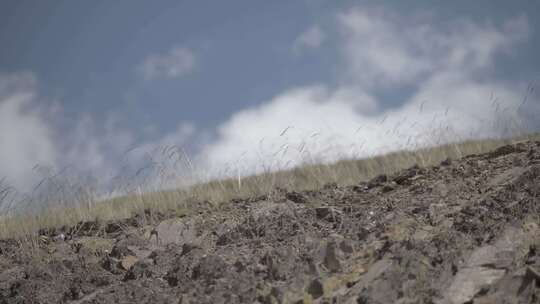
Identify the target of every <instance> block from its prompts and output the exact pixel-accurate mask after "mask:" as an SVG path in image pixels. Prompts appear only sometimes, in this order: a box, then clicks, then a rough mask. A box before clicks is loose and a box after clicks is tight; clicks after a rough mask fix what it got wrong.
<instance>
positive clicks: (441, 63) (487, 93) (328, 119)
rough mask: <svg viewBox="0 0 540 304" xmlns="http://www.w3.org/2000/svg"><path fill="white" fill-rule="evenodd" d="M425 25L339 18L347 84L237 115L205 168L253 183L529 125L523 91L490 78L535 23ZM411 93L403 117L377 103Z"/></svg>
mask: <svg viewBox="0 0 540 304" xmlns="http://www.w3.org/2000/svg"><path fill="white" fill-rule="evenodd" d="M422 18H425V17H422ZM422 18H421V17H416V16H407V17H405V16H400V15H397V14H395V13H392V12H389V11H385V10H364V9H358V8H355V9H352V10H350V11H348V12H344V13H342V14H339V15H338V16H337V20H338V24H339V31H340V33H341V35H342V36H341V42H340V45H339V46H338V47H339V48H340V49H341V51H342V54H343V60H344V65H345V69H344V73H343V75H342V82H341V84H339V85H337V86H334V87H330V86H327V85H318V86H308V87H299V88H296V89H291V90H288V91H286V92H283V93H281V94H279V95H277V96H276V97H275V98H272V99H271V100H268V101H266V102H264V103H263V104H262V105H259V106H257V107H252V108H249V109H244V110H242V111H239V112H237V113H235V114H234V115H232V117H231V118H230V119H229V120H228V121H226V122H224V123H223V124H222V125H221V126H220V127H219V129H218V131H217V139H216V140H215V141H214V142H212V143H210V144H208V145H207V146H206V147H205V148H204V149H203V153H202V154H201V155H202V156H203V157H204V161H202V163H203V164H204V166H205V167H206V168H207V170H209V171H213V172H215V171H216V169H215V168H220V170H227V169H226V168H230V167H233V168H236V170H237V171H241V172H242V173H243V174H251V173H253V172H260V171H262V170H267V169H268V168H272V169H273V170H277V169H283V168H288V167H292V166H295V165H299V164H301V163H303V162H305V161H324V162H329V161H335V160H337V159H340V158H343V157H364V156H369V155H374V154H380V153H386V152H389V151H393V150H398V149H413V148H418V147H425V146H429V145H436V144H441V143H444V142H448V141H452V140H463V139H468V138H479V137H493V136H502V135H510V134H508V126H509V124H511V123H514V122H522V116H521V115H520V111H519V109H520V107H521V106H522V104H521V103H522V95H523V94H522V93H523V87H522V86H521V84H515V83H514V84H513V83H509V82H505V81H502V80H499V79H495V78H493V77H490V75H491V71H492V70H491V68H492V67H493V66H494V65H495V64H496V58H497V56H498V55H500V54H504V53H507V52H511V50H512V49H513V48H515V47H516V45H517V44H518V43H519V42H521V41H523V40H524V39H525V38H526V37H527V31H528V26H527V21H526V19H524V18H523V17H519V18H516V19H511V20H508V21H507V22H505V23H504V24H499V25H492V24H478V23H474V22H472V21H460V22H456V23H453V24H445V25H436V24H437V23H436V22H434V21H433V20H429V19H422ZM406 85H409V86H410V85H412V86H413V87H414V92H413V93H412V95H411V96H410V97H403V98H402V99H401V100H398V102H393V104H396V106H394V107H391V108H388V107H383V106H382V104H383V102H384V100H381V99H378V98H377V97H376V96H377V95H376V92H377V90H380V89H381V88H383V89H387V90H392V89H395V88H399V87H401V86H406ZM395 97H396V98H398V99H399V98H400V97H399V96H395ZM530 102H532V101H529V103H530ZM215 174H218V173H215Z"/></svg>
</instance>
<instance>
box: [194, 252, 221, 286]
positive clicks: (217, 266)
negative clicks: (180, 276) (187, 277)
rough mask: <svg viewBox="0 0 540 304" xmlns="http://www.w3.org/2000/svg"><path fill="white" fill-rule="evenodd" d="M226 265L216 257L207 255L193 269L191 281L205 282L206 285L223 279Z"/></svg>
mask: <svg viewBox="0 0 540 304" xmlns="http://www.w3.org/2000/svg"><path fill="white" fill-rule="evenodd" d="M227 268H228V265H227V263H225V261H224V260H223V259H222V258H221V257H220V256H218V255H214V254H212V255H208V256H205V257H203V258H202V259H201V260H200V262H199V264H197V266H195V268H194V269H193V274H192V276H191V278H192V279H193V280H199V279H202V280H205V281H206V282H207V283H210V282H212V281H213V280H215V279H219V278H221V277H223V275H224V274H225V271H227Z"/></svg>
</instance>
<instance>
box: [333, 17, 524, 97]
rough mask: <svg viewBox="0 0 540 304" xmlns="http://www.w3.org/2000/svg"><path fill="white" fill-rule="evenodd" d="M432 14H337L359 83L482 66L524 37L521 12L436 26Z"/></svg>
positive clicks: (387, 82) (386, 83)
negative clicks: (491, 21) (502, 19)
mask: <svg viewBox="0 0 540 304" xmlns="http://www.w3.org/2000/svg"><path fill="white" fill-rule="evenodd" d="M434 19H435V18H434V17H433V18H430V19H426V17H417V16H409V17H408V18H405V17H403V16H401V15H398V14H395V13H393V12H389V11H385V10H363V9H353V10H351V11H348V12H346V13H342V14H340V15H339V17H338V20H339V22H340V24H341V32H342V34H343V36H344V39H345V45H344V48H343V52H344V56H345V64H346V65H347V67H348V68H349V76H352V78H353V80H354V81H355V82H356V83H359V84H360V85H362V86H364V87H369V86H371V87H373V86H383V87H392V86H396V85H403V84H405V85H406V84H412V83H416V82H418V81H422V80H425V79H426V78H428V77H430V76H431V75H432V74H433V73H435V72H437V71H440V70H443V69H445V70H447V69H459V70H466V71H468V72H469V73H471V72H473V70H476V71H477V70H478V69H480V68H487V67H489V64H490V63H492V62H493V57H494V56H495V55H496V52H499V51H503V50H504V49H505V48H507V47H511V46H512V45H514V44H515V43H516V42H517V41H518V40H520V39H523V38H524V37H526V33H527V22H526V19H524V17H520V18H517V19H511V20H509V21H508V22H507V23H506V24H505V25H503V26H502V29H498V28H496V27H494V26H492V25H480V24H476V23H473V22H471V21H461V22H455V23H454V24H451V25H449V26H446V27H439V28H437V27H436V25H435V24H436V20H434Z"/></svg>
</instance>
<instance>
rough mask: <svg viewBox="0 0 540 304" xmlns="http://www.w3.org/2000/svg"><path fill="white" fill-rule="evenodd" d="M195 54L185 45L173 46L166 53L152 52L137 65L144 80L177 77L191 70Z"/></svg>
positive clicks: (194, 63) (194, 61)
mask: <svg viewBox="0 0 540 304" xmlns="http://www.w3.org/2000/svg"><path fill="white" fill-rule="evenodd" d="M195 65H196V60H195V54H194V53H193V52H192V51H191V50H189V49H187V48H185V47H179V46H177V47H174V48H172V49H171V50H170V51H169V52H168V53H164V54H154V55H151V56H149V57H148V58H146V59H145V60H144V62H143V63H142V64H141V65H140V66H139V67H138V70H139V72H140V73H141V74H142V75H143V77H144V78H145V79H146V80H150V79H155V78H177V77H181V76H184V75H186V74H188V73H190V72H192V71H193V69H194V68H195Z"/></svg>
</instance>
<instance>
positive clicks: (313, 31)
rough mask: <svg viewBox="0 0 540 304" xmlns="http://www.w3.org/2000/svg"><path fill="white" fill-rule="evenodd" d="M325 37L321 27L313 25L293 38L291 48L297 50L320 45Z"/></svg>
mask: <svg viewBox="0 0 540 304" xmlns="http://www.w3.org/2000/svg"><path fill="white" fill-rule="evenodd" d="M325 38H326V36H325V34H324V32H323V31H322V29H321V28H320V27H319V26H318V25H314V26H312V27H310V28H309V29H308V30H307V31H305V32H303V33H302V34H300V35H299V36H298V37H297V38H296V39H295V40H294V43H293V50H294V51H295V52H299V51H301V50H303V49H314V48H318V47H320V46H321V45H322V43H323V42H324V40H325Z"/></svg>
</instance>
